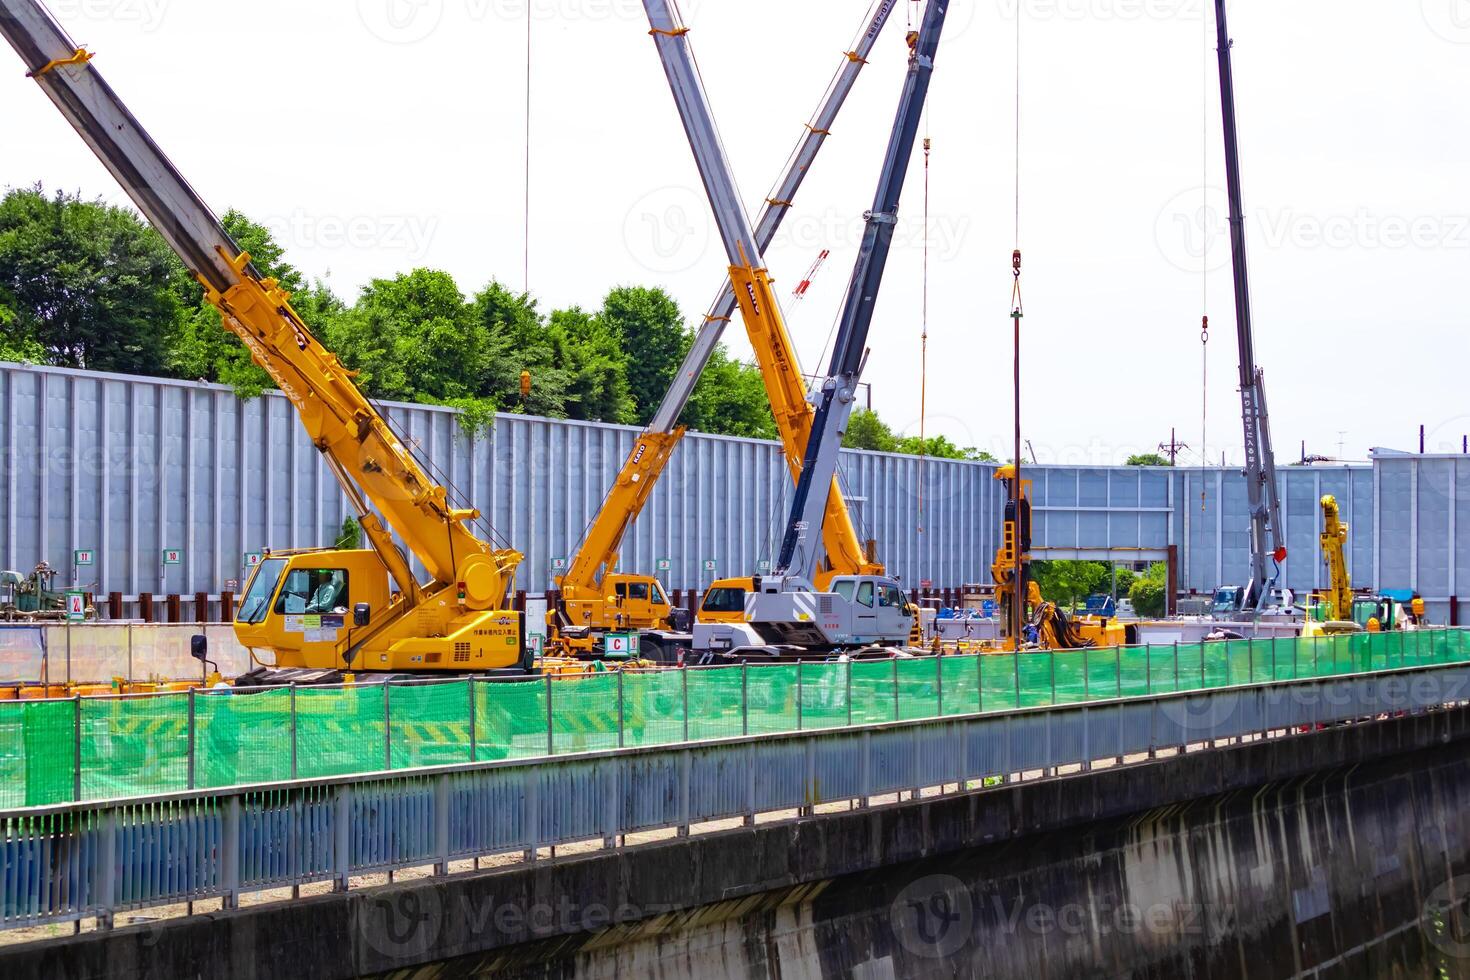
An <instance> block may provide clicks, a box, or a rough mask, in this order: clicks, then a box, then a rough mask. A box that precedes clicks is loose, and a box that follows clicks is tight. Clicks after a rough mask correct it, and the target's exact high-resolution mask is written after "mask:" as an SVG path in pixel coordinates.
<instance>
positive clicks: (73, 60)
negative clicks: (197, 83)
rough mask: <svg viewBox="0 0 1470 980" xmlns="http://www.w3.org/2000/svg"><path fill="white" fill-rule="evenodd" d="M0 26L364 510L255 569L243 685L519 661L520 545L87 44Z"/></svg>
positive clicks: (33, 7) (19, 20)
mask: <svg viewBox="0 0 1470 980" xmlns="http://www.w3.org/2000/svg"><path fill="white" fill-rule="evenodd" d="M0 33H3V34H4V36H5V38H6V40H7V41H9V42H10V44H11V45H12V47H14V48H15V50H16V52H17V53H18V54H19V55H20V57H21V59H22V60H23V61H24V62H25V65H26V68H27V70H28V72H29V74H30V77H32V78H34V79H35V81H36V83H37V84H38V85H39V86H40V87H41V89H42V91H43V92H45V94H46V95H47V96H48V97H49V98H50V99H51V101H52V102H53V103H55V105H56V107H57V108H58V109H59V110H60V111H61V113H62V115H64V116H65V117H66V119H67V121H68V122H70V123H71V125H72V126H73V128H75V129H76V131H77V133H78V134H79V135H80V136H81V137H82V139H83V140H85V141H86V143H87V144H88V145H89V146H90V147H91V148H92V150H93V151H94V152H95V153H96V154H97V157H98V158H99V159H100V160H101V161H102V163H103V165H104V166H106V167H107V169H108V170H109V171H110V172H111V173H112V174H113V176H114V177H115V178H117V180H118V182H119V183H120V184H121V185H122V187H123V189H124V190H125V191H126V192H127V194H128V196H129V197H131V198H132V200H133V202H134V204H136V205H137V207H138V209H139V210H140V211H142V213H143V214H144V216H145V217H146V218H147V219H148V221H149V222H150V223H151V224H152V226H153V227H154V228H155V229H156V230H157V231H158V232H159V234H161V235H162V236H163V237H164V239H165V240H166V241H167V242H168V244H169V245H170V246H171V247H172V248H173V250H174V251H175V252H177V253H178V255H179V257H180V258H181V259H182V260H183V262H184V265H185V266H186V267H187V268H188V269H189V270H190V272H191V273H192V274H193V275H194V276H195V277H196V278H197V279H198V280H199V282H200V284H201V285H203V287H204V292H205V296H206V298H207V299H208V300H209V302H210V303H212V304H214V306H215V307H217V308H218V310H219V313H220V318H221V321H222V323H223V325H224V327H225V329H227V330H229V331H230V332H232V333H234V334H235V335H236V336H238V337H239V338H240V339H241V341H243V342H244V344H245V346H246V347H247V348H249V350H250V353H251V357H252V358H253V359H254V361H255V363H257V364H259V365H260V366H261V367H262V368H264V369H265V370H266V372H267V373H268V374H269V375H270V376H271V378H272V380H274V381H275V383H276V385H277V387H279V388H280V390H281V391H282V392H283V393H284V394H285V395H286V397H287V398H288V399H289V400H290V402H291V404H292V405H293V406H294V407H295V408H296V411H297V414H298V415H299V416H300V417H301V421H302V424H303V425H304V426H305V427H306V431H307V433H308V434H309V436H310V437H311V442H312V445H314V446H315V447H316V448H317V450H318V451H319V452H321V454H322V457H323V458H324V459H325V460H326V462H327V465H328V466H329V467H330V469H331V471H332V472H333V473H334V474H335V475H336V477H337V480H338V482H339V483H340V484H341V486H342V489H343V491H344V492H345V493H346V495H347V498H348V500H349V501H350V502H351V503H352V506H353V508H354V509H355V510H356V511H357V513H358V515H359V518H358V519H359V523H360V524H361V526H362V529H363V531H364V532H365V535H366V538H367V542H368V544H369V546H370V547H369V548H368V549H366V550H354V551H336V550H326V549H312V550H305V551H289V552H281V551H278V552H274V553H270V554H269V555H267V556H266V557H265V559H264V560H263V561H262V562H261V563H260V565H259V566H258V567H257V568H256V569H255V572H254V574H253V575H252V577H251V579H250V582H249V584H248V586H247V588H246V590H245V594H244V597H243V598H242V600H241V603H240V609H239V613H238V616H237V619H236V624H235V628H236V633H237V635H238V637H239V639H240V642H241V643H242V644H243V645H244V646H246V647H248V648H250V649H251V650H252V651H253V652H258V651H269V652H272V653H273V654H274V663H269V664H262V666H261V670H260V671H259V672H258V673H253V674H252V675H248V680H250V681H253V682H256V683H279V682H285V681H294V682H299V683H311V682H324V681H330V680H335V679H338V678H340V677H341V675H342V673H343V672H347V671H379V672H392V671H404V672H428V673H438V672H475V673H482V672H491V671H497V670H507V671H525V670H529V669H530V668H531V666H532V663H531V659H530V654H529V651H528V648H527V645H526V643H525V641H524V637H525V628H524V622H523V617H522V615H521V614H520V613H518V612H516V611H515V610H514V609H513V608H511V607H510V603H509V596H510V592H511V587H512V585H513V582H514V576H515V572H516V567H517V566H518V565H519V564H520V561H521V554H520V553H519V552H517V551H515V550H513V549H510V548H496V547H493V546H491V545H490V544H489V543H487V542H486V541H484V540H482V539H481V538H480V537H478V536H476V534H475V533H474V532H473V531H472V530H471V524H472V523H473V522H475V521H476V520H477V519H478V518H479V516H480V515H479V513H478V512H477V511H476V510H474V509H472V508H469V507H462V506H457V505H456V504H455V503H454V502H453V501H452V500H451V497H450V492H449V490H448V489H446V488H445V487H444V486H441V485H439V484H438V483H436V482H435V481H434V480H433V479H431V478H430V476H429V474H428V473H427V472H426V470H425V468H424V467H423V466H422V465H420V463H419V461H418V460H417V459H416V458H415V457H414V455H413V454H412V453H411V452H410V451H409V450H408V448H407V447H406V446H405V444H404V443H403V441H402V440H400V439H399V438H398V436H397V435H396V434H395V433H394V432H393V430H392V428H391V427H390V426H389V424H388V421H387V419H385V418H384V417H383V416H382V414H380V413H379V412H378V411H377V410H376V409H375V408H374V407H373V405H372V403H371V402H370V401H369V400H368V399H367V398H366V397H365V396H364V395H363V393H362V391H361V390H359V389H358V387H357V385H356V384H355V383H354V382H353V373H352V372H351V371H349V370H347V369H346V368H344V367H343V366H342V364H341V363H340V362H339V361H338V360H337V357H336V356H335V355H334V354H332V352H330V351H328V350H326V349H325V348H324V347H323V346H322V345H321V343H319V342H318V341H317V339H316V338H315V337H314V336H312V334H311V331H310V330H309V329H308V328H307V326H306V324H305V322H304V321H303V320H302V318H301V316H300V315H299V314H298V313H297V312H296V310H295V309H293V308H292V306H291V298H290V296H289V295H288V294H287V293H286V292H285V291H284V290H283V289H281V288H280V286H279V284H278V283H277V282H276V281H275V280H273V279H270V278H266V277H265V276H263V275H262V274H261V272H260V271H259V270H258V269H257V268H256V266H255V265H254V264H253V263H252V262H251V258H250V256H249V255H248V254H246V253H244V252H243V251H242V250H241V249H240V248H239V246H237V245H236V244H235V242H234V241H232V240H231V239H230V236H229V235H228V234H227V233H226V231H225V229H224V227H223V226H222V225H221V224H220V222H219V220H218V219H217V218H216V217H215V216H214V214H213V212H211V211H210V209H209V207H208V206H207V205H206V204H205V203H204V201H203V200H202V199H201V198H200V197H199V196H198V195H197V194H196V193H195V192H194V190H193V188H191V187H190V186H189V184H188V182H187V181H185V179H184V178H183V176H182V175H180V173H179V172H178V170H176V169H175V168H174V166H173V164H172V162H170V160H169V159H168V158H167V157H166V156H165V155H164V153H163V151H162V150H161V149H159V147H158V145H157V144H156V143H154V141H153V140H152V139H151V138H150V137H149V136H148V134H147V132H146V131H145V130H144V129H143V127H142V126H141V125H139V123H138V121H137V120H136V119H135V118H134V117H133V115H132V114H131V113H130V112H129V111H128V109H127V108H126V106H124V105H123V103H122V102H121V100H120V99H119V98H118V97H117V95H116V93H115V92H113V90H112V88H111V87H110V86H109V85H108V84H107V83H106V82H105V81H104V80H103V78H102V76H101V75H100V74H99V73H98V71H97V69H96V68H95V67H93V65H92V57H93V56H92V54H90V53H89V52H87V51H85V50H83V49H81V48H79V47H78V46H77V45H76V44H75V43H73V42H72V40H71V39H70V38H69V37H68V36H67V35H66V33H65V32H64V31H63V30H62V28H61V27H60V26H59V25H58V24H57V23H56V22H55V21H54V20H53V19H52V18H51V17H50V15H49V14H48V13H47V12H46V10H45V8H44V7H42V6H41V5H40V4H39V3H36V2H35V0H0ZM247 126H248V124H247ZM394 533H396V534H397V535H398V536H399V537H400V538H401V539H402V541H403V542H404V544H405V545H406V546H407V548H408V550H409V551H411V552H412V554H413V556H414V557H415V558H417V559H418V560H419V562H420V563H421V564H422V566H423V568H424V570H425V573H426V575H425V577H424V578H422V579H420V578H419V576H418V575H416V574H415V572H414V569H413V567H412V566H411V564H410V559H409V556H408V555H407V554H405V553H404V552H403V551H402V550H400V549H399V547H398V546H397V545H396V544H395V543H394V541H393V534H394ZM196 656H201V658H202V651H198V650H196Z"/></svg>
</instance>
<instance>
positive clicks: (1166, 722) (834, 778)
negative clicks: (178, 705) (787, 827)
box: [0, 664, 1470, 928]
mask: <svg viewBox="0 0 1470 980" xmlns="http://www.w3.org/2000/svg"><path fill="white" fill-rule="evenodd" d="M1467 699H1470V665H1463V664H1456V665H1446V666H1430V667H1418V668H1406V669H1400V670H1394V671H1390V672H1383V673H1372V674H1354V675H1349V676H1342V677H1331V678H1323V679H1315V680H1310V681H1295V682H1292V681H1279V682H1271V683H1264V684H1257V685H1250V686H1243V687H1235V688H1227V689H1219V690H1212V691H1207V692H1194V693H1180V694H1163V695H1156V696H1153V697H1148V698H1141V699H1133V700H1111V701H1105V702H1094V703H1086V704H1076V705H1064V706H1055V707H1047V708H1032V709H1023V710H1021V711H1013V712H1012V713H1010V714H1005V715H973V714H972V715H964V716H958V717H949V718H936V719H925V720H915V721H898V722H888V723H883V724H874V725H867V726H861V727H858V728H841V729H833V730H826V731H809V732H800V733H791V734H786V735H778V736H760V737H736V738H730V739H722V740H717V741H712V742H705V743H694V744H684V745H677V746H654V747H643V748H624V749H614V750H609V751H601V752H592V753H585V754H578V755H572V756H565V757H560V758H555V759H541V760H507V761H501V762H489V763H479V764H473V765H460V766H450V767H445V768H437V769H417V770H412V771H409V772H403V773H398V774H392V775H383V774H379V775H359V776H345V777H337V778H327V779H314V780H300V781H292V782H286V783H279V784H273V785H268V786H250V787H236V788H231V789H224V790H206V791H198V790H196V791H187V792H180V793H168V794H160V795H157V796H153V797H150V798H147V799H141V800H117V801H108V802H102V803H94V804H66V805H60V806H52V807H41V808H34V809H29V810H19V811H8V812H0V831H3V836H0V928H16V927H22V926H32V925H37V924H42V923H55V922H67V921H79V920H81V919H85V918H94V917H95V918H96V919H97V920H98V923H99V925H100V926H102V927H108V926H110V925H111V923H112V921H113V917H114V916H115V915H117V914H119V913H121V912H125V911H133V910H139V909H147V908H152V907H157V906H161V905H169V904H176V903H182V902H194V901H199V900H205V899H221V900H222V901H223V904H224V906H225V907H235V906H236V905H238V903H239V900H240V896H241V895H243V894H246V893H252V892H263V891H269V890H273V889H281V888H287V887H292V886H299V885H304V884H309V883H313V882H331V883H332V884H333V885H334V887H335V889H336V890H338V891H345V890H347V889H348V888H349V887H350V886H351V883H352V878H353V877H354V876H358V875H364V874H370V873H381V872H385V871H394V870H400V869H407V868H419V867H432V869H433V872H434V873H435V874H437V875H444V874H447V873H449V871H450V862H454V861H466V860H469V859H474V858H479V857H484V856H490V855H504V854H520V855H522V857H523V858H524V859H526V860H536V859H537V858H538V851H539V850H540V849H544V848H548V847H556V846H559V845H565V844H571V843H577V842H586V841H592V842H598V841H600V842H601V843H602V844H603V845H604V846H606V847H618V846H625V842H623V843H620V839H621V838H623V837H624V836H625V835H629V834H637V833H642V832H647V831H658V830H664V831H675V832H677V833H679V834H681V835H682V834H687V833H688V832H689V829H690V828H691V827H692V826H693V825H696V824H703V823H708V822H711V821H719V820H729V819H738V818H744V820H745V821H746V823H747V824H748V823H751V822H753V821H754V819H755V818H756V817H757V816H758V815H761V814H770V813H780V812H789V811H799V812H802V813H808V814H809V813H811V812H812V810H813V808H814V807H816V806H821V805H825V804H832V803H842V802H845V801H846V802H850V803H853V804H856V805H858V806H867V805H869V804H870V803H871V802H872V801H873V799H874V798H875V797H886V796H890V795H891V794H894V793H900V792H903V791H914V790H918V789H927V788H932V787H938V788H939V791H940V792H943V791H945V789H946V787H951V786H952V787H954V790H955V791H963V790H965V789H967V788H969V787H972V786H974V785H976V784H978V783H979V782H980V781H982V780H986V779H991V778H994V777H1008V776H1012V775H1015V774H1025V773H1031V772H1037V771H1040V772H1041V773H1043V774H1046V773H1055V772H1056V770H1057V769H1058V767H1067V766H1074V765H1081V766H1083V767H1084V768H1086V767H1089V766H1091V765H1092V764H1093V763H1095V762H1098V761H1103V760H1110V761H1111V762H1113V763H1121V762H1124V761H1125V760H1127V759H1129V758H1130V757H1134V756H1142V755H1144V754H1145V753H1146V754H1148V755H1150V756H1151V755H1153V754H1155V753H1157V752H1158V751H1159V750H1161V749H1170V748H1183V747H1187V746H1191V745H1198V744H1199V743H1202V742H1206V741H1209V740H1212V739H1235V738H1242V737H1253V736H1271V735H1287V734H1290V733H1293V732H1297V731H1302V730H1306V729H1312V728H1315V727H1318V726H1322V725H1329V724H1336V723H1342V722H1349V721H1355V720H1361V719H1373V718H1378V717H1383V716H1391V715H1397V714H1401V713H1413V712H1423V711H1426V710H1433V709H1436V708H1440V707H1442V706H1445V705H1450V704H1456V703H1463V702H1465V701H1466V700H1467Z"/></svg>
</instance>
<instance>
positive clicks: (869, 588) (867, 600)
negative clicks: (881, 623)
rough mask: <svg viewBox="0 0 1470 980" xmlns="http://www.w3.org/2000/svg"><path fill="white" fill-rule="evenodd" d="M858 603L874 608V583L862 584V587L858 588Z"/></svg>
mask: <svg viewBox="0 0 1470 980" xmlns="http://www.w3.org/2000/svg"><path fill="white" fill-rule="evenodd" d="M857 601H858V602H860V603H862V604H863V605H865V606H867V607H868V608H869V609H871V608H873V583H872V582H864V583H862V584H861V585H859V586H858V590H857Z"/></svg>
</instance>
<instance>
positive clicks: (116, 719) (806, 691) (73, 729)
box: [0, 630, 1470, 808]
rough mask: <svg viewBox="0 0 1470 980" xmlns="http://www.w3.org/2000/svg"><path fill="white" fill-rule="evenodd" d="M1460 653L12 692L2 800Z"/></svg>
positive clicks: (410, 764)
mask: <svg viewBox="0 0 1470 980" xmlns="http://www.w3.org/2000/svg"><path fill="white" fill-rule="evenodd" d="M1467 661H1470V632H1467V631H1461V630H1450V631H1417V632H1408V633H1376V634H1369V633H1359V634H1346V635H1338V636H1318V637H1310V638H1277V639H1274V640H1273V639H1262V640H1256V641H1245V640H1231V641H1223V642H1211V643H1181V644H1177V645H1169V646H1155V647H1147V648H1144V647H1130V648H1117V649H1114V648H1109V649H1102V650H1068V651H1058V652H1056V653H1051V652H1040V653H1034V652H1033V653H1021V654H1019V655H1016V654H984V655H971V656H953V657H939V658H934V657H917V658H903V659H888V660H860V661H851V662H849V661H834V662H825V663H818V662H810V663H799V664H798V663H783V664H758V665H756V664H752V665H746V666H735V667H706V668H691V669H688V670H682V671H627V672H621V673H620V672H604V673H596V674H589V675H584V676H575V677H558V678H552V679H547V678H545V677H537V678H526V679H514V680H511V679H507V680H494V681H489V680H477V681H473V682H471V681H468V680H455V681H446V682H436V683H414V684H394V685H376V684H369V685H361V686H355V687H346V688H298V689H296V690H294V691H292V690H290V689H286V688H274V689H269V690H260V691H244V690H242V691H198V692H195V693H194V694H193V695H190V694H166V695H154V696H147V697H128V698H83V699H80V700H75V699H73V700H58V701H10V702H0V808H14V807H23V806H42V805H48V804H53V803H62V802H67V801H70V800H72V799H73V798H74V797H75V796H76V793H77V786H78V785H80V789H81V798H82V799H84V800H92V799H100V798H107V797H121V796H138V795H148V794H154V793H161V792H170V791H177V790H184V789H187V788H189V787H190V786H194V787H220V786H229V785H240V784H249V783H268V782H278V781H284V780H288V779H291V778H293V777H296V778H313V777H322V776H335V775H347V774H351V773H360V772H378V771H382V770H384V769H389V768H391V769H405V768H414V767H420V766H440V765H456V764H463V763H468V762H475V761H481V762H484V761H493V760H500V759H522V758H536V757H542V756H546V755H548V754H564V753H573V752H592V751H600V750H605V749H611V748H616V747H618V746H620V745H622V746H647V745H668V744H674V743H678V742H682V741H685V740H686V739H689V740H706V739H717V738H732V737H739V736H741V735H747V734H748V735H767V734H778V733H783V732H792V731H798V730H808V731H810V730H821V729H829V728H837V727H842V726H846V725H866V724H881V723H886V722H893V721H907V720H914V719H922V718H933V717H940V716H954V715H962V714H971V713H976V712H1004V711H1012V710H1015V709H1017V708H1031V707H1042V706H1047V705H1051V704H1077V703H1082V702H1084V701H1099V700H1107V699H1113V698H1120V697H1123V698H1126V697H1140V696H1146V695H1152V694H1164V693H1172V692H1176V691H1197V690H1203V689H1210V688H1220V687H1226V686H1233V685H1242V684H1250V683H1265V682H1270V681H1291V680H1298V679H1306V678H1314V677H1330V676H1335V675H1345V674H1353V673H1361V672H1367V671H1382V670H1397V669H1400V668H1405V667H1421V666H1430V665H1435V664H1445V663H1463V662H1467ZM191 719H192V725H191ZM78 735H80V740H78ZM78 760H80V770H78V767H77V763H78Z"/></svg>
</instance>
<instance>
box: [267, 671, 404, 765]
mask: <svg viewBox="0 0 1470 980" xmlns="http://www.w3.org/2000/svg"><path fill="white" fill-rule="evenodd" d="M386 692H387V688H386V687H385V686H384V685H382V684H364V685H361V686H358V687H328V688H313V687H302V688H297V689H296V706H295V710H294V725H295V729H296V738H295V743H296V776H297V778H298V779H315V778H318V777H321V776H343V775H347V774H348V773H354V772H375V771H377V770H380V769H388V768H391V766H390V764H389V751H388V745H389V743H388V739H387V729H388V716H387V714H386V713H385V711H384V703H383V702H384V698H385V697H386ZM287 748H288V750H289V746H287Z"/></svg>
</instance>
